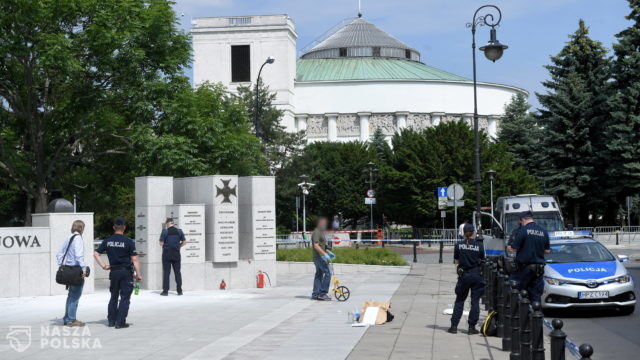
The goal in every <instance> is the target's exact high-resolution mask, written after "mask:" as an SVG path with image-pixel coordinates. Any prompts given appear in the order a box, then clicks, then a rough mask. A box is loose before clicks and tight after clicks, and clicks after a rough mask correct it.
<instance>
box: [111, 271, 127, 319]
mask: <svg viewBox="0 0 640 360" xmlns="http://www.w3.org/2000/svg"><path fill="white" fill-rule="evenodd" d="M109 279H110V280H111V285H110V286H109V291H111V299H109V308H108V312H107V321H109V325H124V324H125V323H126V321H127V315H128V314H129V303H130V299H131V293H132V292H133V275H132V274H131V270H128V269H126V270H112V271H111V273H109ZM118 297H119V298H120V303H118Z"/></svg>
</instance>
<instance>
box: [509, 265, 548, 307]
mask: <svg viewBox="0 0 640 360" xmlns="http://www.w3.org/2000/svg"><path fill="white" fill-rule="evenodd" d="M518 265H519V266H518V271H516V272H514V273H513V274H511V276H509V280H515V281H516V282H517V283H518V287H517V289H518V290H527V293H528V294H529V300H530V301H531V302H532V303H533V302H534V301H537V302H540V298H541V297H542V292H543V291H544V279H543V276H544V270H542V271H540V272H537V271H536V267H538V266H539V267H542V266H543V265H542V264H518ZM542 269H544V268H542Z"/></svg>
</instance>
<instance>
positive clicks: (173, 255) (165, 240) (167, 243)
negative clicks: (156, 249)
mask: <svg viewBox="0 0 640 360" xmlns="http://www.w3.org/2000/svg"><path fill="white" fill-rule="evenodd" d="M165 225H166V226H167V228H166V229H164V230H162V234H160V246H162V292H161V293H160V295H162V296H167V295H169V277H170V275H171V268H172V267H173V273H174V275H175V277H176V290H177V292H178V295H182V274H181V273H180V260H181V258H180V248H181V247H183V246H185V245H187V239H185V237H184V233H183V232H182V230H180V229H178V228H177V227H176V224H175V222H174V221H173V219H172V218H167V220H166V221H165Z"/></svg>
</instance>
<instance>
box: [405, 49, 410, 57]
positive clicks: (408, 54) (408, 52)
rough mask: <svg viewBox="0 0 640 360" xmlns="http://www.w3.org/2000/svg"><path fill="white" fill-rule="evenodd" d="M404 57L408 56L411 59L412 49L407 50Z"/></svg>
mask: <svg viewBox="0 0 640 360" xmlns="http://www.w3.org/2000/svg"><path fill="white" fill-rule="evenodd" d="M404 57H406V58H407V59H411V50H405V51H404Z"/></svg>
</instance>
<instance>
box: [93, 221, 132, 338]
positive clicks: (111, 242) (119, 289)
mask: <svg viewBox="0 0 640 360" xmlns="http://www.w3.org/2000/svg"><path fill="white" fill-rule="evenodd" d="M126 227H127V224H126V222H125V221H124V219H122V218H118V219H116V221H114V223H113V231H114V234H113V235H111V236H110V237H108V238H106V239H104V240H102V243H101V244H100V246H98V248H97V249H96V251H95V252H94V253H93V258H94V259H95V260H96V262H97V263H98V265H100V266H101V267H102V268H103V269H105V270H110V273H109V280H111V284H110V285H109V291H110V292H111V299H110V300H109V307H108V310H107V320H108V325H109V327H114V326H115V328H116V329H123V328H128V327H129V324H127V321H126V320H127V315H128V313H129V302H130V298H131V293H132V292H133V278H134V273H133V271H134V269H135V278H136V280H137V281H141V280H142V273H141V272H140V262H139V261H138V254H137V253H136V244H135V242H134V241H133V240H131V239H129V238H128V237H126V236H124V231H125V229H126ZM105 252H106V253H107V257H108V258H109V265H106V264H105V263H104V262H103V261H102V259H100V254H104V253H105ZM118 298H120V303H118Z"/></svg>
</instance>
